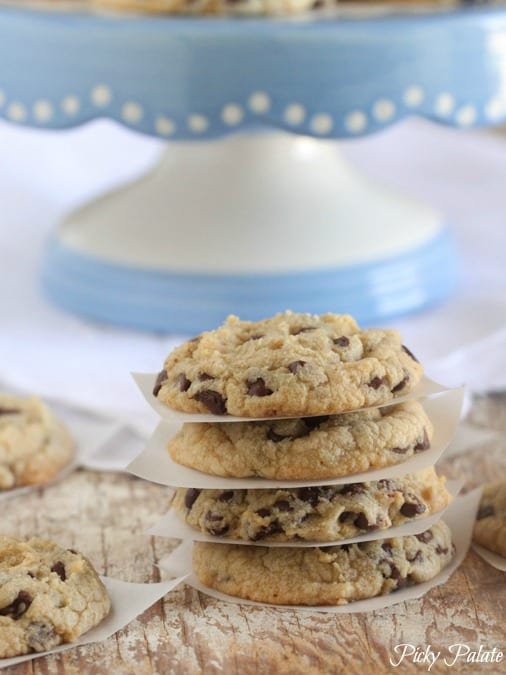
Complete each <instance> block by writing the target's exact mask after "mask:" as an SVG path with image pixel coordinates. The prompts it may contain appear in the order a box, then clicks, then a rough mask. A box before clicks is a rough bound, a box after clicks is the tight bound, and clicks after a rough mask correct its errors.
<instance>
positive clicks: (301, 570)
mask: <svg viewBox="0 0 506 675" xmlns="http://www.w3.org/2000/svg"><path fill="white" fill-rule="evenodd" d="M454 550H455V549H454V546H453V544H452V540H451V532H450V529H449V528H448V527H447V525H445V523H443V522H442V521H439V522H438V523H436V524H435V525H433V526H432V527H431V528H430V529H429V530H426V531H425V532H423V533H421V534H417V535H412V536H407V537H393V538H390V539H380V540H377V541H368V542H364V543H361V544H350V545H343V546H330V547H327V548H279V547H275V548H267V547H265V546H264V547H262V546H242V545H240V544H209V543H202V542H195V543H194V545H193V570H194V572H195V574H196V576H197V577H198V579H199V580H200V582H201V583H202V584H204V585H205V586H208V587H209V588H214V589H215V590H217V591H221V592H222V593H228V594H229V595H233V596H236V597H240V598H246V599H248V600H256V601H258V602H268V603H272V604H280V605H343V604H346V603H348V602H353V601H354V600H362V599H365V598H372V597H374V596H377V595H384V594H386V593H391V592H393V591H396V590H397V589H399V588H403V587H404V586H407V585H412V584H418V583H422V582H424V581H428V580H429V579H432V578H433V577H435V576H436V575H437V574H438V573H439V572H440V571H441V570H442V569H443V568H444V567H445V566H446V565H447V564H448V563H449V562H450V560H451V558H452V556H453V553H454Z"/></svg>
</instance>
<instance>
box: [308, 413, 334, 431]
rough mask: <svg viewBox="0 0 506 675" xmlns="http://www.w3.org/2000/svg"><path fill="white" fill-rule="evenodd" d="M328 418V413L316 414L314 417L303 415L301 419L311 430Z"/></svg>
mask: <svg viewBox="0 0 506 675" xmlns="http://www.w3.org/2000/svg"><path fill="white" fill-rule="evenodd" d="M328 419H329V416H328V415H317V416H316V417H303V418H302V421H303V422H304V424H305V425H306V427H307V428H308V429H309V431H310V432H311V431H313V430H314V429H317V428H318V427H319V426H320V425H321V424H325V422H327V421H328Z"/></svg>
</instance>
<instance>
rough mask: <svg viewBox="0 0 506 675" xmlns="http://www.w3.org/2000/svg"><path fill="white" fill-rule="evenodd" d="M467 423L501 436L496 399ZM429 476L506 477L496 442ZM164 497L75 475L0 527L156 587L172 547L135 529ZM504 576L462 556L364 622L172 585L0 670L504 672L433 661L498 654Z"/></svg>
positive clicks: (37, 495)
mask: <svg viewBox="0 0 506 675" xmlns="http://www.w3.org/2000/svg"><path fill="white" fill-rule="evenodd" d="M471 420H472V421H473V422H474V423H476V424H479V425H483V426H486V427H488V428H493V429H496V430H498V431H500V432H503V433H505V434H506V395H500V396H487V397H480V398H477V399H476V400H475V401H474V405H473V409H472V412H471ZM441 470H442V471H443V472H444V473H445V474H446V475H448V476H451V477H457V476H458V477H462V478H463V479H464V480H465V484H466V487H468V488H471V487H474V486H476V485H478V484H480V483H482V482H484V481H487V480H493V479H496V478H497V477H499V476H506V435H505V436H499V437H498V438H497V439H496V440H494V441H493V442H492V443H490V444H488V445H487V446H486V447H483V448H478V449H476V450H475V451H473V452H469V453H467V454H465V455H461V456H459V457H456V458H454V459H453V460H451V461H446V462H443V463H442V464H441ZM169 497H170V490H169V489H168V488H164V487H161V486H159V485H154V484H151V483H148V482H145V481H142V480H139V479H135V478H132V477H129V476H126V475H122V474H108V473H104V474H99V473H93V472H90V471H77V472H75V473H73V474H72V475H71V476H69V477H68V478H66V479H65V480H64V481H62V482H61V483H59V484H56V485H53V486H51V487H48V488H47V489H40V490H37V491H35V492H32V493H30V494H26V495H23V496H20V497H18V498H16V499H13V500H8V501H3V502H1V503H0V521H1V530H2V532H4V533H7V534H9V533H11V534H14V535H25V536H32V535H39V536H44V537H47V538H50V539H53V540H55V541H57V542H59V543H60V544H62V545H63V546H65V547H73V548H79V549H80V550H82V551H83V552H84V553H85V554H86V555H87V556H88V557H89V558H90V559H91V560H92V561H93V563H94V564H95V565H96V567H97V569H98V570H99V571H100V572H101V573H103V574H107V575H109V576H112V577H117V578H119V579H124V580H126V581H135V582H146V583H148V582H153V581H157V580H158V579H159V573H158V568H157V567H156V565H155V563H156V561H158V560H159V559H160V558H161V557H162V556H164V555H166V554H167V553H168V552H169V551H171V550H172V549H173V548H174V547H175V546H176V545H177V543H178V542H177V541H176V540H171V539H164V538H160V537H156V538H154V537H148V536H146V535H143V534H142V533H143V531H144V530H145V529H146V528H147V527H148V526H149V525H151V524H153V523H154V522H156V520H157V519H158V518H159V517H160V516H161V515H162V514H163V513H164V512H165V511H166V509H167V504H168V500H169ZM505 616H506V574H504V573H502V572H499V571H497V570H495V569H493V568H492V567H490V566H488V565H487V564H486V563H484V562H483V561H482V560H481V559H480V558H479V557H478V556H476V555H475V554H474V553H472V552H470V553H469V554H468V556H467V557H466V559H465V561H464V563H463V564H462V565H461V567H460V568H459V569H458V570H457V571H456V573H455V574H454V575H453V576H452V577H451V578H450V579H449V581H448V582H447V583H446V584H444V586H441V587H438V588H435V589H433V590H432V591H431V592H430V593H428V594H427V595H425V596H424V597H423V598H421V599H419V600H412V601H409V602H407V603H400V604H398V605H395V606H393V607H391V608H388V609H384V610H381V611H377V612H373V613H369V614H350V615H343V616H335V615H331V614H321V613H308V612H296V611H291V610H276V609H270V608H258V607H250V606H246V605H233V604H227V603H222V602H218V601H217V600H214V599H212V598H209V597H207V596H205V595H202V594H199V593H197V592H196V591H194V590H193V589H191V588H189V587H187V586H183V587H181V588H179V589H177V590H175V591H173V592H172V593H169V594H168V595H167V596H166V597H165V598H164V599H163V601H160V602H158V603H156V604H155V605H154V606H153V607H151V608H150V609H149V610H147V611H146V612H145V613H144V614H143V615H142V616H140V617H138V618H137V619H136V620H135V621H133V622H132V623H130V624H129V625H128V626H127V627H126V628H124V629H123V630H121V631H119V632H118V633H117V634H116V635H114V636H113V637H111V638H109V639H108V640H106V641H105V642H102V643H100V644H94V645H89V646H86V647H80V648H75V649H71V650H69V651H67V652H64V653H62V654H59V655H55V656H50V657H42V658H38V659H35V660H33V661H29V662H27V663H25V664H21V665H19V666H16V667H11V668H8V669H5V670H4V671H3V672H4V673H5V675H28V674H30V675H32V674H37V675H39V674H40V675H42V674H43V673H44V674H47V675H56V674H61V673H64V674H68V675H74V674H75V675H83V674H86V675H87V674H89V675H95V674H96V675H102V674H103V673H111V674H114V675H123V674H130V673H132V674H135V675H144V674H145V675H151V674H153V673H161V674H163V675H172V674H174V675H187V674H194V673H203V674H204V675H214V674H219V673H227V674H229V673H230V674H231V675H235V674H237V675H250V674H251V675H253V674H255V675H256V674H261V675H264V674H265V675H270V674H271V673H273V674H275V675H277V674H280V675H284V674H286V675H298V674H300V675H310V674H312V673H332V674H334V673H346V674H347V675H353V674H355V673H356V674H357V675H358V674H360V675H364V674H369V673H375V674H377V675H379V674H381V673H391V672H399V673H403V674H404V673H406V674H408V675H409V674H411V673H421V672H422V673H423V672H427V664H423V663H413V662H412V661H410V660H405V661H404V662H403V663H402V664H401V665H400V666H399V667H398V668H394V667H393V666H392V665H391V663H390V659H391V658H394V656H395V655H394V652H393V648H394V646H395V645H397V644H400V643H411V644H414V645H417V646H419V647H420V648H421V649H423V648H425V647H426V646H427V645H430V646H431V648H432V649H433V650H434V651H436V652H437V651H441V652H442V656H441V657H440V659H439V660H438V661H437V662H436V664H435V665H434V666H433V667H432V669H431V671H430V672H431V673H448V672H452V671H453V672H458V673H469V674H471V673H472V674H473V675H474V673H481V672H483V673H490V674H494V675H495V673H506V659H505V660H504V661H502V663H495V664H491V663H483V664H475V663H467V664H466V663H462V662H460V661H459V664H458V666H457V665H455V666H453V667H450V666H447V665H445V664H444V663H443V662H442V659H443V656H445V655H447V656H449V655H448V647H449V646H450V645H452V644H455V643H465V644H468V645H469V646H470V647H471V648H476V649H477V648H478V647H479V645H483V647H484V648H487V649H492V648H493V647H496V648H497V649H501V650H502V651H503V652H504V653H505V654H506V637H505V631H504V618H505Z"/></svg>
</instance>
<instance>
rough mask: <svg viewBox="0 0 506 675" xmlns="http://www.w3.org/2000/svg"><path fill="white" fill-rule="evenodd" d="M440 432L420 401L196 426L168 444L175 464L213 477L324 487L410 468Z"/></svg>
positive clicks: (191, 425) (189, 426)
mask: <svg viewBox="0 0 506 675" xmlns="http://www.w3.org/2000/svg"><path fill="white" fill-rule="evenodd" d="M433 431H434V429H433V426H432V423H431V421H430V419H429V418H428V417H427V414H426V413H425V411H424V409H423V407H422V405H421V404H420V403H419V402H418V401H405V402H403V403H397V404H395V405H393V406H386V407H384V408H368V409H366V410H363V411H359V412H352V413H344V414H341V415H335V416H328V417H327V416H323V417H321V416H320V417H306V418H297V419H284V420H276V421H274V420H270V421H267V422H234V423H233V424H230V423H226V422H216V423H205V422H190V423H186V424H184V425H183V426H182V428H181V430H180V431H179V432H178V433H177V434H176V435H175V436H174V437H173V438H171V440H170V441H169V443H168V446H167V447H168V451H169V453H170V455H171V457H172V459H173V460H174V461H175V462H178V463H179V464H183V465H184V466H188V467H191V468H192V469H198V470H199V471H203V472H204V473H208V474H212V475H214V476H226V477H235V478H246V477H253V476H258V477H260V478H268V479H274V480H318V479H329V478H340V477H342V476H351V475H353V474H355V473H360V472H363V471H369V470H373V469H380V468H382V467H385V466H393V465H395V464H399V463H400V462H404V461H405V460H406V459H409V458H410V457H412V456H413V455H415V454H417V453H419V452H422V451H423V450H428V449H429V448H430V443H431V440H432V437H433Z"/></svg>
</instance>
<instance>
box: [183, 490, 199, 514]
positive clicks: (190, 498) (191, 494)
mask: <svg viewBox="0 0 506 675" xmlns="http://www.w3.org/2000/svg"><path fill="white" fill-rule="evenodd" d="M201 492H202V490H197V488H189V489H188V490H186V494H185V496H184V505H185V506H186V508H187V509H191V507H192V506H193V505H194V504H195V502H196V501H197V497H198V496H199V494H200V493H201Z"/></svg>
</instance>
